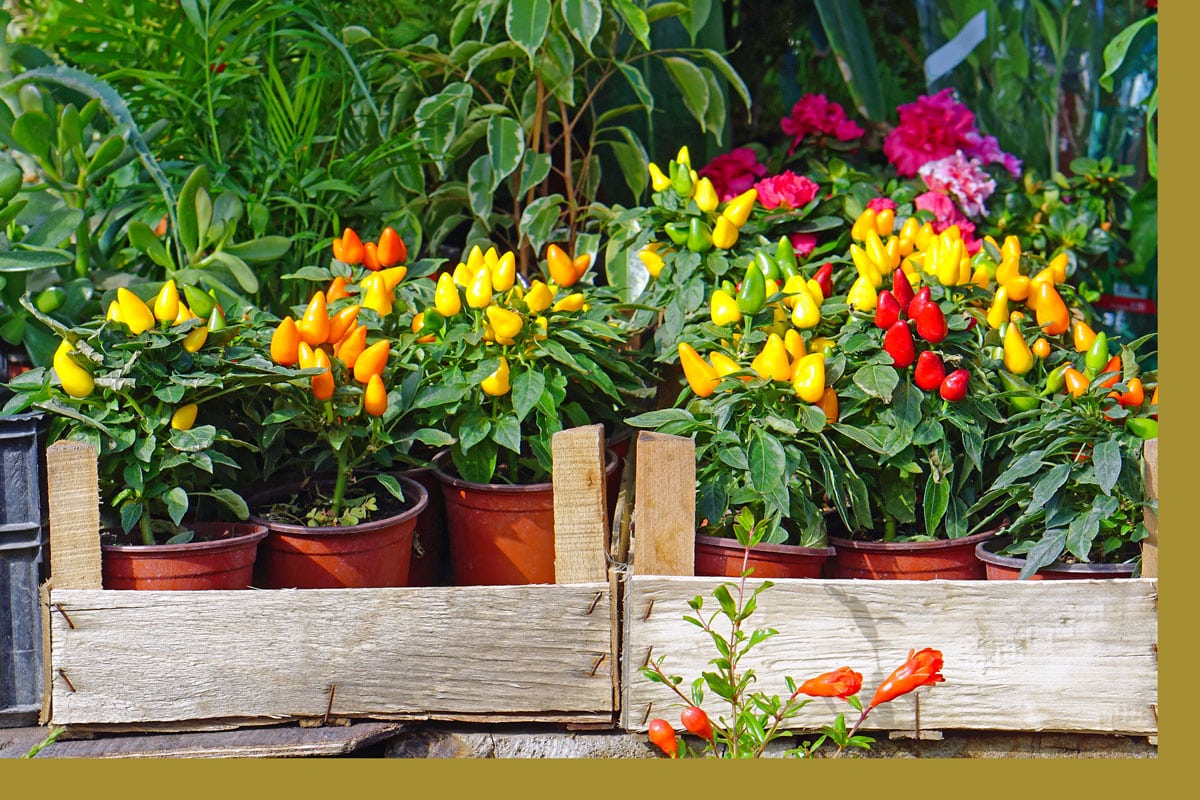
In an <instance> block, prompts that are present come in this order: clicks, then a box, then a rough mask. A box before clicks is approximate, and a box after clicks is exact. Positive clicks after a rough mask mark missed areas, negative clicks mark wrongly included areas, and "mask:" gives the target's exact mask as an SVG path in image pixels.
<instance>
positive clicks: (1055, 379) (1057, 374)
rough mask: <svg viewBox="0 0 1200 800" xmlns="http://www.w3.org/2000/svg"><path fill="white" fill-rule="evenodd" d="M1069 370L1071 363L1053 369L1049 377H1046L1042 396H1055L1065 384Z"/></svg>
mask: <svg viewBox="0 0 1200 800" xmlns="http://www.w3.org/2000/svg"><path fill="white" fill-rule="evenodd" d="M1070 368H1071V362H1069V361H1067V362H1064V363H1062V364H1059V365H1058V366H1057V367H1055V368H1054V369H1053V370H1052V371H1051V372H1050V374H1049V375H1047V376H1046V388H1045V389H1043V390H1042V394H1056V393H1057V392H1059V391H1060V390H1061V389H1062V388H1063V384H1064V383H1066V380H1067V378H1066V374H1067V370H1068V369H1070Z"/></svg>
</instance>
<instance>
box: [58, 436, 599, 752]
mask: <svg viewBox="0 0 1200 800" xmlns="http://www.w3.org/2000/svg"><path fill="white" fill-rule="evenodd" d="M553 448H554V451H553V452H554V476H553V480H554V506H555V522H556V530H555V537H556V559H555V560H556V564H555V573H556V575H555V577H556V583H555V584H553V585H535V586H451V587H420V588H418V587H412V588H395V589H313V590H255V591H205V592H148V591H138V592H134V591H109V590H105V589H103V588H102V587H101V585H100V583H101V580H100V552H99V538H98V535H97V534H98V527H99V510H98V506H97V497H98V493H97V489H96V485H97V484H96V458H95V451H94V450H92V449H91V448H90V447H89V446H87V445H81V444H78V443H66V442H60V443H57V444H54V445H51V446H50V447H49V448H47V461H48V469H49V476H48V480H49V494H50V515H51V516H50V528H51V534H50V535H51V552H52V563H51V580H50V583H49V584H48V585H47V586H46V587H43V593H42V594H43V620H44V621H45V622H46V624H45V625H44V626H43V628H44V630H46V631H47V633H48V635H47V637H46V643H45V648H46V655H47V657H46V658H45V663H46V665H47V671H46V681H45V685H46V687H47V694H46V698H45V701H44V704H43V709H42V721H43V722H44V723H49V724H51V725H66V726H69V727H71V728H73V729H81V730H82V729H87V730H164V729H168V730H169V729H174V730H206V729H220V728H232V727H238V726H240V725H249V724H266V723H277V722H281V721H287V720H299V721H300V722H301V724H321V723H326V722H330V721H344V720H349V719H351V718H373V719H388V720H390V719H418V720H425V719H437V720H470V721H497V722H514V721H540V722H560V723H568V724H572V725H578V726H579V727H612V726H614V725H615V722H616V720H615V713H616V701H617V698H618V693H617V684H616V676H617V668H616V640H617V634H618V631H617V606H616V592H615V577H614V576H613V575H612V574H611V571H610V569H609V562H610V558H609V553H608V550H607V543H608V540H609V535H608V530H607V522H606V517H607V514H606V510H605V482H604V479H603V476H604V439H603V429H602V427H601V426H600V425H594V426H589V427H584V428H577V429H574V430H570V431H563V432H560V433H558V434H556V435H555V437H554V442H553Z"/></svg>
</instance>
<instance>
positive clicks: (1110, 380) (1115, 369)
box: [1100, 356, 1121, 389]
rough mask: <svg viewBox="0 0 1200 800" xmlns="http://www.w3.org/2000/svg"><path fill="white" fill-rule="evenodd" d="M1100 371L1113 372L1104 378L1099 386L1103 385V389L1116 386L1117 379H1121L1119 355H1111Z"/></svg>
mask: <svg viewBox="0 0 1200 800" xmlns="http://www.w3.org/2000/svg"><path fill="white" fill-rule="evenodd" d="M1100 371H1101V372H1111V373H1113V374H1112V375H1109V376H1108V377H1107V378H1105V379H1104V382H1103V383H1101V384H1100V385H1101V386H1103V387H1104V388H1105V389H1111V388H1112V387H1114V386H1116V385H1117V381H1119V380H1121V357H1120V356H1113V357H1112V358H1110V359H1109V360H1108V363H1107V364H1105V365H1104V369H1102V370H1100Z"/></svg>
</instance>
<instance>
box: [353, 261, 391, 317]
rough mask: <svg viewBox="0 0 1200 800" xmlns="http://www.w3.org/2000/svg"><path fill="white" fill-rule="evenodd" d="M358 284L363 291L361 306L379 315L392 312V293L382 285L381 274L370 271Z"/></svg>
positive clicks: (384, 315)
mask: <svg viewBox="0 0 1200 800" xmlns="http://www.w3.org/2000/svg"><path fill="white" fill-rule="evenodd" d="M358 286H359V289H361V290H362V292H363V298H362V301H361V303H360V305H361V306H362V307H363V308H369V309H371V310H372V311H374V312H375V313H376V314H378V315H379V316H381V317H386V316H387V315H388V314H391V313H392V306H393V295H392V293H391V292H390V291H388V290H387V287H386V286H385V285H384V281H383V276H382V275H380V274H379V273H378V272H372V273H371V274H370V275H368V276H367V277H365V278H363V279H362V280H361V281H360V282H359V284H358Z"/></svg>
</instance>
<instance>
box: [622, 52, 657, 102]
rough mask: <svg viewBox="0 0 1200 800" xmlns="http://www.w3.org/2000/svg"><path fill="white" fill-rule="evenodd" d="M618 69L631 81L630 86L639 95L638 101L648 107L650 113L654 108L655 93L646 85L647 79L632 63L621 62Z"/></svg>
mask: <svg viewBox="0 0 1200 800" xmlns="http://www.w3.org/2000/svg"><path fill="white" fill-rule="evenodd" d="M617 69H618V70H619V71H620V72H621V74H622V75H624V76H625V80H626V81H628V82H629V88H630V89H633V93H634V95H636V96H637V99H638V102H639V103H641V105H642V107H643V108H645V109H646V113H647V114H649V113H650V112H651V111H653V110H654V95H653V94H651V92H650V87H649V86H647V85H646V79H645V77H643V76H642V73H640V72H638V70H637V68H636V67H634V66H633V65H632V64H626V63H624V62H619V63H618V64H617Z"/></svg>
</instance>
